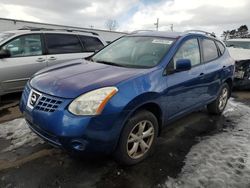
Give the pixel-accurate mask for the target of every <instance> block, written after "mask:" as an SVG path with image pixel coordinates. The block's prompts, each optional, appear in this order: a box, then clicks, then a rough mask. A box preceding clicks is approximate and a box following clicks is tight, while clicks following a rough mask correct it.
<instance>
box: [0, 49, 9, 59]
mask: <svg viewBox="0 0 250 188" xmlns="http://www.w3.org/2000/svg"><path fill="white" fill-rule="evenodd" d="M10 56H11V54H10V51H9V50H3V49H1V50H0V59H3V58H8V57H10Z"/></svg>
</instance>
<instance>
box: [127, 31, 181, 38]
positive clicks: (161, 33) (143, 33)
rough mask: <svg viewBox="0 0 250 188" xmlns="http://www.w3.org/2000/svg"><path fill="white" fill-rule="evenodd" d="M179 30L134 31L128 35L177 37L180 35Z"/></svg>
mask: <svg viewBox="0 0 250 188" xmlns="http://www.w3.org/2000/svg"><path fill="white" fill-rule="evenodd" d="M182 35H183V33H181V32H171V31H135V32H132V33H131V34H129V36H151V37H152V36H153V37H166V38H178V37H180V36H182Z"/></svg>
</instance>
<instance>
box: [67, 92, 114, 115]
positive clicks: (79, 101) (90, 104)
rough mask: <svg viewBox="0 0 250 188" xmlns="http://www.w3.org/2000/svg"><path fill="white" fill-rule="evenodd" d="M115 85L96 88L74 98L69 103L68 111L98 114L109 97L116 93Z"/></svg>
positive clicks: (78, 113) (76, 113)
mask: <svg viewBox="0 0 250 188" xmlns="http://www.w3.org/2000/svg"><path fill="white" fill-rule="evenodd" d="M117 91H118V89H117V88H116V87H104V88H100V89H96V90H93V91H90V92H88V93H85V94H83V95H81V96H80V97H78V98H76V99H75V100H74V101H73V102H72V103H71V104H70V105H69V108H68V109H69V111H70V112H71V113H73V114H75V115H97V114H100V113H101V112H102V110H103V108H104V107H105V105H106V103H107V102H108V101H109V99H110V98H111V97H112V96H114V95H115V94H116V93H117Z"/></svg>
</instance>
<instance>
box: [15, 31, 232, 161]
mask: <svg viewBox="0 0 250 188" xmlns="http://www.w3.org/2000/svg"><path fill="white" fill-rule="evenodd" d="M233 74H234V60H233V59H232V58H231V57H230V55H229V53H228V51H227V49H226V48H225V46H224V44H223V43H221V42H220V41H219V40H218V39H216V38H214V37H210V36H209V35H205V34H202V33H195V32H189V33H176V32H156V31H155V32H136V33H133V34H131V35H127V36H125V37H122V38H120V39H118V40H117V41H115V42H113V43H111V44H110V45H108V46H106V47H105V48H104V49H102V50H100V51H99V52H98V53H96V54H95V55H93V56H92V57H90V58H87V60H81V61H80V60H77V61H73V62H70V63H69V64H63V65H58V66H53V67H51V68H48V69H46V70H42V71H40V72H38V73H37V74H36V75H34V76H33V77H32V79H31V80H30V81H29V82H28V84H27V85H26V88H25V90H24V92H23V95H22V99H21V103H20V109H21V111H22V112H23V114H24V117H25V119H26V120H27V122H28V124H29V126H30V128H31V130H32V131H34V132H35V133H36V134H38V135H39V136H40V137H42V138H43V139H44V140H46V141H48V142H49V143H50V144H52V145H54V146H57V147H61V148H63V149H66V150H67V151H69V152H70V153H89V152H90V153H95V152H100V153H104V154H110V153H112V154H113V155H114V156H115V158H116V159H117V161H119V162H121V163H122V164H127V165H131V164H136V163H138V162H140V161H142V160H143V159H145V158H146V157H147V156H148V155H149V154H150V153H151V152H152V151H153V147H154V145H155V141H156V138H157V136H159V134H160V133H161V130H162V129H163V128H164V127H165V126H166V125H167V124H169V123H170V122H172V121H174V120H175V119H177V118H180V117H182V116H184V115H186V114H188V113H191V112H193V111H194V110H197V109H200V108H201V107H203V106H205V105H207V107H208V111H209V112H210V113H213V114H221V113H222V112H223V110H224V108H225V106H226V104H227V100H228V98H229V97H230V94H231V88H232V81H233Z"/></svg>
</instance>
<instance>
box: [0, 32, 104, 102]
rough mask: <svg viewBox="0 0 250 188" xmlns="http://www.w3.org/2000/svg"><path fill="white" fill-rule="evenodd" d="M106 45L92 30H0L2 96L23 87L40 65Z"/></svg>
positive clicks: (88, 53) (66, 58)
mask: <svg viewBox="0 0 250 188" xmlns="http://www.w3.org/2000/svg"><path fill="white" fill-rule="evenodd" d="M104 45H106V43H105V41H103V40H102V39H101V38H100V37H99V36H98V35H97V34H95V33H92V32H80V31H79V32H74V31H69V30H68V31H66V30H60V31H59V30H46V29H29V30H26V29H25V30H17V31H9V32H4V33H0V97H1V96H2V95H4V94H7V93H12V92H17V91H22V90H23V88H24V86H25V84H26V82H27V81H28V80H29V78H30V77H31V76H32V75H33V74H34V73H35V72H37V71H39V70H40V69H42V68H45V67H48V66H51V65H55V64H58V63H64V62H67V61H70V60H74V59H79V58H84V57H87V56H90V55H91V54H93V52H95V51H96V50H99V49H101V48H103V46H104Z"/></svg>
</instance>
